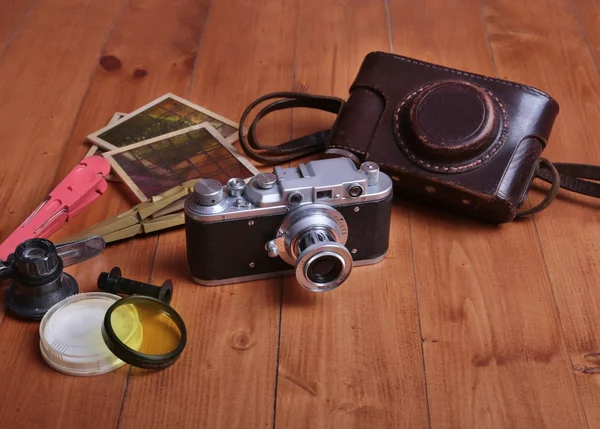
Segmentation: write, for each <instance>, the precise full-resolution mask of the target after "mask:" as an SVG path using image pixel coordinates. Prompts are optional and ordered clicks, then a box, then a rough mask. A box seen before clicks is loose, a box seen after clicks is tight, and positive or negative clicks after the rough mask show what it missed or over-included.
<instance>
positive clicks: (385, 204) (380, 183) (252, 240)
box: [184, 158, 392, 292]
mask: <svg viewBox="0 0 600 429" xmlns="http://www.w3.org/2000/svg"><path fill="white" fill-rule="evenodd" d="M391 208H392V180H391V178H390V177H389V176H388V175H386V174H384V173H382V172H380V171H379V167H378V166H377V164H375V163H373V162H366V163H363V164H362V165H361V166H360V168H357V167H356V166H355V164H354V163H353V162H352V161H351V160H350V159H348V158H331V159H323V160H317V161H310V162H308V163H306V164H300V165H299V166H298V167H293V168H281V167H275V169H274V172H273V173H260V174H258V175H256V176H254V177H253V178H251V179H250V180H249V181H248V182H247V183H246V182H245V181H244V180H242V179H236V178H234V179H230V180H229V181H228V182H227V184H226V185H222V184H221V183H219V182H218V181H215V180H212V179H205V180H200V181H198V182H197V183H196V185H195V187H194V192H193V193H191V194H190V195H189V196H188V197H187V199H186V201H185V209H184V210H185V230H186V246H187V259H188V265H189V270H190V274H191V276H192V278H193V280H194V281H195V282H196V283H199V284H201V285H206V286H213V285H222V284H229V283H238V282H245V281H251V280H257V279H263V278H268V277H275V276H283V275H292V274H294V272H295V275H296V278H297V280H298V282H299V283H300V285H301V286H302V287H304V288H306V289H308V290H311V291H314V292H322V291H328V290H331V289H334V288H335V287H337V286H339V285H340V284H342V283H343V282H344V281H345V280H346V278H347V277H348V276H349V275H350V272H351V270H352V266H353V265H366V264H372V263H376V262H378V261H380V260H381V259H383V258H384V256H385V253H386V252H387V249H388V245H389V229H390V218H391Z"/></svg>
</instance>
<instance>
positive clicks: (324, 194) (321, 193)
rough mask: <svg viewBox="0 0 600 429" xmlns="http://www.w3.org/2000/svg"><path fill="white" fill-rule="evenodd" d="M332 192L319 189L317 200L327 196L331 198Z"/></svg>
mask: <svg viewBox="0 0 600 429" xmlns="http://www.w3.org/2000/svg"><path fill="white" fill-rule="evenodd" d="M331 196H332V193H331V190H329V191H317V200H323V199H325V198H331Z"/></svg>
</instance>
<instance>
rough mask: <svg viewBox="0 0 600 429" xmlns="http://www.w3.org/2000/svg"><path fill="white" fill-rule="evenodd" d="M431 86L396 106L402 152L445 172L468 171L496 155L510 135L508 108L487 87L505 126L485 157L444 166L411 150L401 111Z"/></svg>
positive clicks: (395, 130)
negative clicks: (403, 127)
mask: <svg viewBox="0 0 600 429" xmlns="http://www.w3.org/2000/svg"><path fill="white" fill-rule="evenodd" d="M430 86H431V85H426V86H423V87H421V88H419V89H417V90H416V91H413V92H412V93H410V94H409V95H408V96H407V97H406V98H405V99H404V100H403V101H402V102H401V103H400V104H399V105H398V107H397V108H396V111H395V112H394V116H393V118H394V121H393V127H394V136H395V137H396V141H397V142H398V144H399V145H400V147H401V148H402V152H404V154H405V155H406V156H408V157H409V158H410V159H411V160H412V161H413V162H416V163H418V164H420V165H422V166H424V167H426V168H428V169H430V170H434V171H441V172H445V173H448V172H450V173H457V172H462V171H468V170H471V169H474V168H476V167H477V166H479V165H482V164H483V163H484V162H486V161H487V160H488V159H490V158H491V157H492V156H494V154H495V153H496V152H497V151H498V150H499V149H500V147H501V146H502V145H503V144H504V142H505V141H506V137H507V135H508V117H507V115H506V108H505V107H504V104H502V102H501V101H500V100H499V99H498V97H496V96H495V95H494V94H493V93H492V92H490V91H489V90H487V89H486V88H482V89H483V90H484V91H486V92H487V93H488V94H489V95H490V96H491V97H492V98H493V99H494V100H496V102H497V103H498V105H499V106H500V109H501V110H502V119H503V127H502V133H501V134H500V139H499V140H498V141H497V142H496V143H494V145H493V146H492V148H491V149H489V150H488V152H487V153H486V154H485V155H484V156H483V157H481V158H479V159H476V160H474V161H471V162H469V163H467V164H463V165H458V166H452V167H446V166H443V165H442V164H436V163H432V162H427V161H424V160H422V159H419V158H417V157H416V156H415V155H414V154H413V153H412V152H411V151H410V148H409V147H408V146H407V144H406V143H405V141H404V139H403V138H402V134H401V131H400V112H401V110H402V108H403V107H404V106H405V105H406V103H408V102H409V101H410V100H412V99H413V97H414V96H415V95H417V94H418V93H420V92H422V91H424V90H425V89H427V88H429V87H430Z"/></svg>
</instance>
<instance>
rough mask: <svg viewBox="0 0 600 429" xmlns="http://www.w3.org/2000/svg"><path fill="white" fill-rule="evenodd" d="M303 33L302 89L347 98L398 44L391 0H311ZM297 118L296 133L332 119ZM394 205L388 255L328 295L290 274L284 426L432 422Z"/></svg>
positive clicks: (401, 221) (284, 324)
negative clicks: (378, 55) (365, 70)
mask: <svg viewBox="0 0 600 429" xmlns="http://www.w3.org/2000/svg"><path fill="white" fill-rule="evenodd" d="M323 10H327V13H323V12H322V11H323ZM310 28H318V29H319V31H311V30H310ZM297 31H298V41H297V45H296V59H295V88H296V90H300V91H305V92H310V93H313V94H323V95H334V96H338V97H344V98H345V97H347V94H348V88H349V86H350V84H351V83H352V80H353V79H354V77H355V75H356V72H357V71H358V68H359V66H360V64H361V62H362V60H363V58H364V56H365V55H366V54H367V53H369V52H371V51H375V50H388V49H389V44H390V40H389V33H388V28H387V15H386V10H385V5H384V3H383V2H363V1H358V0H357V1H346V2H337V1H321V2H319V3H318V4H317V3H312V2H303V3H302V6H301V8H300V19H299V26H298V30H297ZM293 117H294V121H293V131H294V137H297V136H300V135H304V134H306V133H308V132H313V131H316V130H318V129H325V128H327V127H329V126H330V125H331V122H332V120H333V117H332V115H330V114H318V113H317V114H315V113H312V112H303V111H296V112H294V116H293ZM393 211H394V213H393V219H394V220H393V223H392V226H391V233H390V234H391V237H392V239H391V244H390V250H389V254H388V257H387V259H386V260H385V261H383V262H380V263H379V264H377V265H372V266H368V267H356V268H354V269H353V271H352V274H351V276H350V278H349V279H348V280H347V281H346V282H345V283H344V284H343V285H341V286H340V287H338V288H337V289H335V290H334V291H331V292H327V293H324V294H315V293H311V292H308V291H306V290H304V289H302V288H301V287H300V286H299V285H298V284H297V283H296V281H295V279H294V278H286V279H285V286H284V297H283V309H282V316H281V317H282V320H281V344H280V360H279V372H278V388H277V409H276V416H277V417H276V427H278V428H309V427H310V428H342V427H344V428H346V427H347V428H350V427H356V428H365V427H374V428H375V427H376V428H383V427H385V428H392V427H410V428H420V427H427V426H428V417H427V409H426V397H425V383H424V375H423V366H422V363H423V362H422V355H421V338H420V333H419V322H418V316H417V303H416V296H415V287H414V274H413V265H412V255H411V246H410V231H409V228H408V217H407V214H408V213H407V210H406V209H405V208H403V207H402V206H401V205H397V206H396V207H394V210H393ZM350 227H351V228H369V226H368V225H350Z"/></svg>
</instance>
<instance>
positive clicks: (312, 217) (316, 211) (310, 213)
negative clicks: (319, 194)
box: [275, 204, 348, 265]
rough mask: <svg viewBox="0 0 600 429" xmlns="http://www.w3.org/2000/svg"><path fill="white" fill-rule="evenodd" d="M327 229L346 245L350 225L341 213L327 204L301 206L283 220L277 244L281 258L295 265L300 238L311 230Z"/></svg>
mask: <svg viewBox="0 0 600 429" xmlns="http://www.w3.org/2000/svg"><path fill="white" fill-rule="evenodd" d="M314 229H326V230H327V231H328V232H329V234H328V235H330V236H331V238H332V241H336V242H338V243H340V244H346V240H347V239H348V225H347V223H346V219H344V216H342V214H341V213H340V212H338V211H337V210H336V209H334V208H333V207H331V206H327V205H325V204H311V205H307V206H301V207H298V208H297V209H295V210H293V211H292V212H290V213H289V214H288V215H287V216H286V217H285V219H284V220H283V222H282V224H281V226H280V227H279V230H278V231H277V236H276V238H275V244H276V245H277V249H278V251H279V255H280V256H281V258H282V259H283V260H284V261H286V262H287V263H288V264H290V265H295V264H296V260H297V258H298V256H299V253H300V252H299V251H298V248H297V247H298V246H297V241H298V238H299V237H301V236H302V235H303V234H305V233H306V232H308V231H310V230H314Z"/></svg>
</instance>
